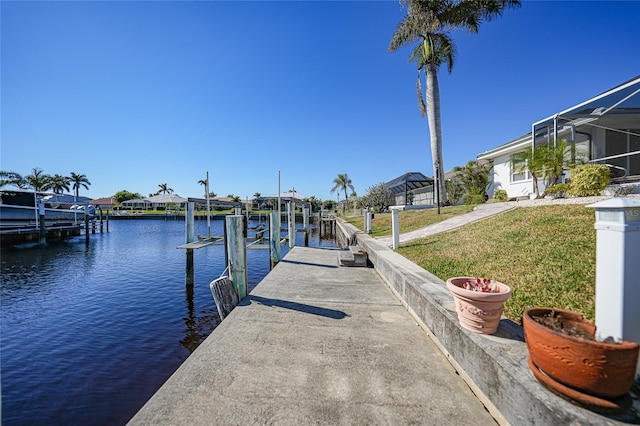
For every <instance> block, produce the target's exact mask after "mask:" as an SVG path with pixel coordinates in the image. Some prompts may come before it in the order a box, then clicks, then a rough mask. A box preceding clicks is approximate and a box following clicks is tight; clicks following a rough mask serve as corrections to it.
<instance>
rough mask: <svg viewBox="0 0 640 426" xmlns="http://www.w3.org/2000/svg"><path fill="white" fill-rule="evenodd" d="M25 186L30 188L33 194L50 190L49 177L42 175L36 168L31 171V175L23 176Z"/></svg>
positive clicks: (41, 171) (42, 172)
mask: <svg viewBox="0 0 640 426" xmlns="http://www.w3.org/2000/svg"><path fill="white" fill-rule="evenodd" d="M24 179H25V181H26V186H28V187H29V188H32V189H33V191H34V192H40V191H46V190H47V189H49V188H50V182H51V176H49V175H46V174H44V171H43V170H42V169H40V168H38V167H34V168H33V169H32V170H31V174H30V175H27V176H25V178H24Z"/></svg>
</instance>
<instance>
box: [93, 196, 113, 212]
mask: <svg viewBox="0 0 640 426" xmlns="http://www.w3.org/2000/svg"><path fill="white" fill-rule="evenodd" d="M115 204H116V199H115V198H114V197H105V198H97V199H95V200H91V201H89V205H92V206H94V207H95V208H96V210H106V211H112V210H113V206H115Z"/></svg>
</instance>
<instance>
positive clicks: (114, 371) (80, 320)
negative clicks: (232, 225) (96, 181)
mask: <svg viewBox="0 0 640 426" xmlns="http://www.w3.org/2000/svg"><path fill="white" fill-rule="evenodd" d="M250 225H255V224H250ZM222 226H223V221H212V222H211V227H212V231H211V233H212V235H220V234H222V229H223V228H222ZM109 228H110V232H108V233H106V232H105V233H103V234H100V233H96V234H95V235H91V240H90V242H89V244H87V243H86V242H85V239H84V237H77V238H74V239H71V240H67V241H66V242H64V243H57V244H50V245H49V246H47V247H44V248H40V247H30V248H28V247H27V248H23V249H19V250H17V249H14V250H6V249H3V251H2V278H1V280H2V281H1V284H2V287H1V294H0V296H1V299H0V300H1V303H2V313H1V319H2V329H1V331H2V333H1V336H0V343H1V349H2V350H1V364H0V365H1V379H2V423H3V424H7V425H20V424H25V425H26V424H29V425H37V424H43V425H44V424H46V425H52V424H60V425H63V424H64V425H69V424H104V425H114V424H116V425H117V424H124V423H126V422H127V421H128V420H129V419H130V418H131V417H132V416H133V415H134V414H135V413H136V412H137V410H138V409H139V408H140V407H141V406H142V405H143V404H144V403H145V402H146V401H147V400H148V399H149V398H150V397H151V395H153V393H154V392H155V391H156V390H157V389H158V388H159V387H160V386H161V385H162V383H164V381H165V380H166V379H167V378H168V377H169V376H170V375H171V373H173V372H174V371H175V370H176V369H177V368H178V366H179V365H180V364H181V363H182V362H183V361H184V360H185V359H186V358H187V357H188V356H189V354H190V353H191V352H192V351H193V350H194V349H195V348H196V347H197V346H198V345H199V344H200V343H201V342H202V341H203V340H204V339H205V338H206V337H207V336H208V335H209V333H211V331H212V330H213V329H214V328H215V326H216V325H217V324H218V323H219V317H218V313H217V310H216V307H215V303H214V302H213V298H212V297H211V292H210V290H209V282H210V281H212V280H213V279H215V278H218V277H219V276H220V274H221V273H222V272H223V270H224V265H223V264H224V248H223V247H222V246H209V247H206V248H202V249H199V250H195V251H194V265H195V266H194V269H195V285H194V286H193V287H192V289H189V288H188V287H186V286H185V263H186V262H185V251H184V250H182V249H176V246H178V245H180V244H183V243H184V240H185V225H184V221H182V220H168V221H164V220H131V221H115V220H113V221H110V223H109ZM284 229H286V227H285V226H283V230H284ZM195 231H196V234H200V235H206V234H207V224H206V221H198V222H196V230H195ZM302 242H303V241H302V234H301V233H299V234H298V242H297V243H298V244H299V245H301V244H302ZM333 244H334V242H333V241H330V240H319V238H318V234H317V230H314V233H313V234H312V236H311V239H310V245H312V246H333ZM287 250H288V249H287V246H283V248H282V255H283V256H284V254H286V252H287ZM247 266H248V276H249V290H251V289H253V287H255V285H256V284H257V283H258V282H259V281H260V280H261V279H262V278H263V277H264V276H265V275H266V274H267V273H268V272H269V250H249V251H248V252H247Z"/></svg>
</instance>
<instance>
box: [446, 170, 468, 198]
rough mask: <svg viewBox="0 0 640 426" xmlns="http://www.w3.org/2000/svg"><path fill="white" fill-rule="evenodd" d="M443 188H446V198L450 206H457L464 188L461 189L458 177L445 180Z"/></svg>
mask: <svg viewBox="0 0 640 426" xmlns="http://www.w3.org/2000/svg"><path fill="white" fill-rule="evenodd" d="M445 186H446V188H447V197H448V199H449V201H450V202H451V205H456V204H458V201H459V200H460V197H462V196H463V195H464V188H463V187H462V182H461V180H460V178H459V177H458V176H454V177H453V178H451V179H447V181H446V182H445Z"/></svg>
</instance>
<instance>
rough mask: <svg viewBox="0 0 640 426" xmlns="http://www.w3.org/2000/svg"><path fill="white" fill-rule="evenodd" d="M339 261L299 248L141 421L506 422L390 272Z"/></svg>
mask: <svg viewBox="0 0 640 426" xmlns="http://www.w3.org/2000/svg"><path fill="white" fill-rule="evenodd" d="M337 254H338V251H336V250H330V249H320V248H304V247H295V248H294V249H293V250H292V251H291V252H289V253H288V255H287V256H286V258H285V259H284V260H283V261H282V262H280V264H278V266H277V267H276V268H275V269H274V270H273V271H271V273H269V274H268V275H267V276H266V277H265V279H264V280H263V281H262V282H261V283H260V284H259V285H258V286H257V287H256V288H255V289H254V290H253V292H252V293H251V294H250V295H249V296H248V298H247V299H245V301H244V302H243V303H242V304H241V305H239V306H238V307H236V309H234V310H233V311H232V312H231V314H230V315H229V316H228V317H227V318H226V319H225V320H224V321H223V322H222V323H221V324H220V325H219V326H218V327H217V328H216V329H215V330H214V331H213V333H212V334H211V335H210V336H209V337H208V338H207V339H206V340H205V341H204V342H203V343H202V344H201V345H200V346H199V347H198V349H197V350H196V351H195V352H194V353H193V354H192V355H191V356H190V357H189V358H188V359H187V360H186V361H185V363H184V364H183V365H182V366H181V367H180V368H179V369H178V370H177V371H176V372H175V373H174V374H173V375H172V376H171V377H170V378H169V379H168V381H167V382H166V383H165V384H164V385H163V386H162V388H161V389H160V390H159V391H158V392H157V393H156V394H155V395H154V396H153V398H152V399H151V400H150V401H149V402H148V403H147V404H146V405H145V406H144V407H143V408H142V409H141V410H140V411H139V412H138V414H137V415H136V416H135V417H134V418H133V419H132V421H131V422H130V424H132V425H167V424H171V425H218V424H220V425H247V424H275V425H352V424H360V425H380V424H387V425H389V424H393V425H404V424H431V425H495V421H494V419H493V418H492V417H491V416H490V415H489V413H488V412H487V411H486V410H485V409H484V407H483V405H482V404H481V403H480V402H479V401H478V399H477V398H476V397H475V395H474V394H473V393H472V392H471V390H470V389H469V388H468V386H467V385H466V384H465V383H464V382H463V380H462V379H461V378H460V376H459V375H458V374H456V372H455V370H454V369H453V368H452V367H451V365H450V364H449V362H448V361H447V359H446V358H445V357H444V356H443V354H442V353H441V352H440V350H439V349H438V348H437V347H436V345H435V344H434V343H433V342H432V341H431V340H430V339H429V337H428V336H427V335H426V333H425V332H424V330H422V328H420V327H419V326H418V324H417V323H416V321H415V320H414V319H413V317H411V315H410V314H409V313H408V311H407V310H406V308H405V307H404V306H403V305H402V304H401V303H400V302H399V301H398V299H397V298H396V297H395V296H394V294H393V293H392V292H391V290H390V289H389V288H388V286H387V284H385V283H384V282H383V281H382V279H381V278H380V276H379V275H378V273H377V272H376V271H375V270H374V269H372V268H347V267H339V266H338V256H337ZM212 303H213V302H212Z"/></svg>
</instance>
